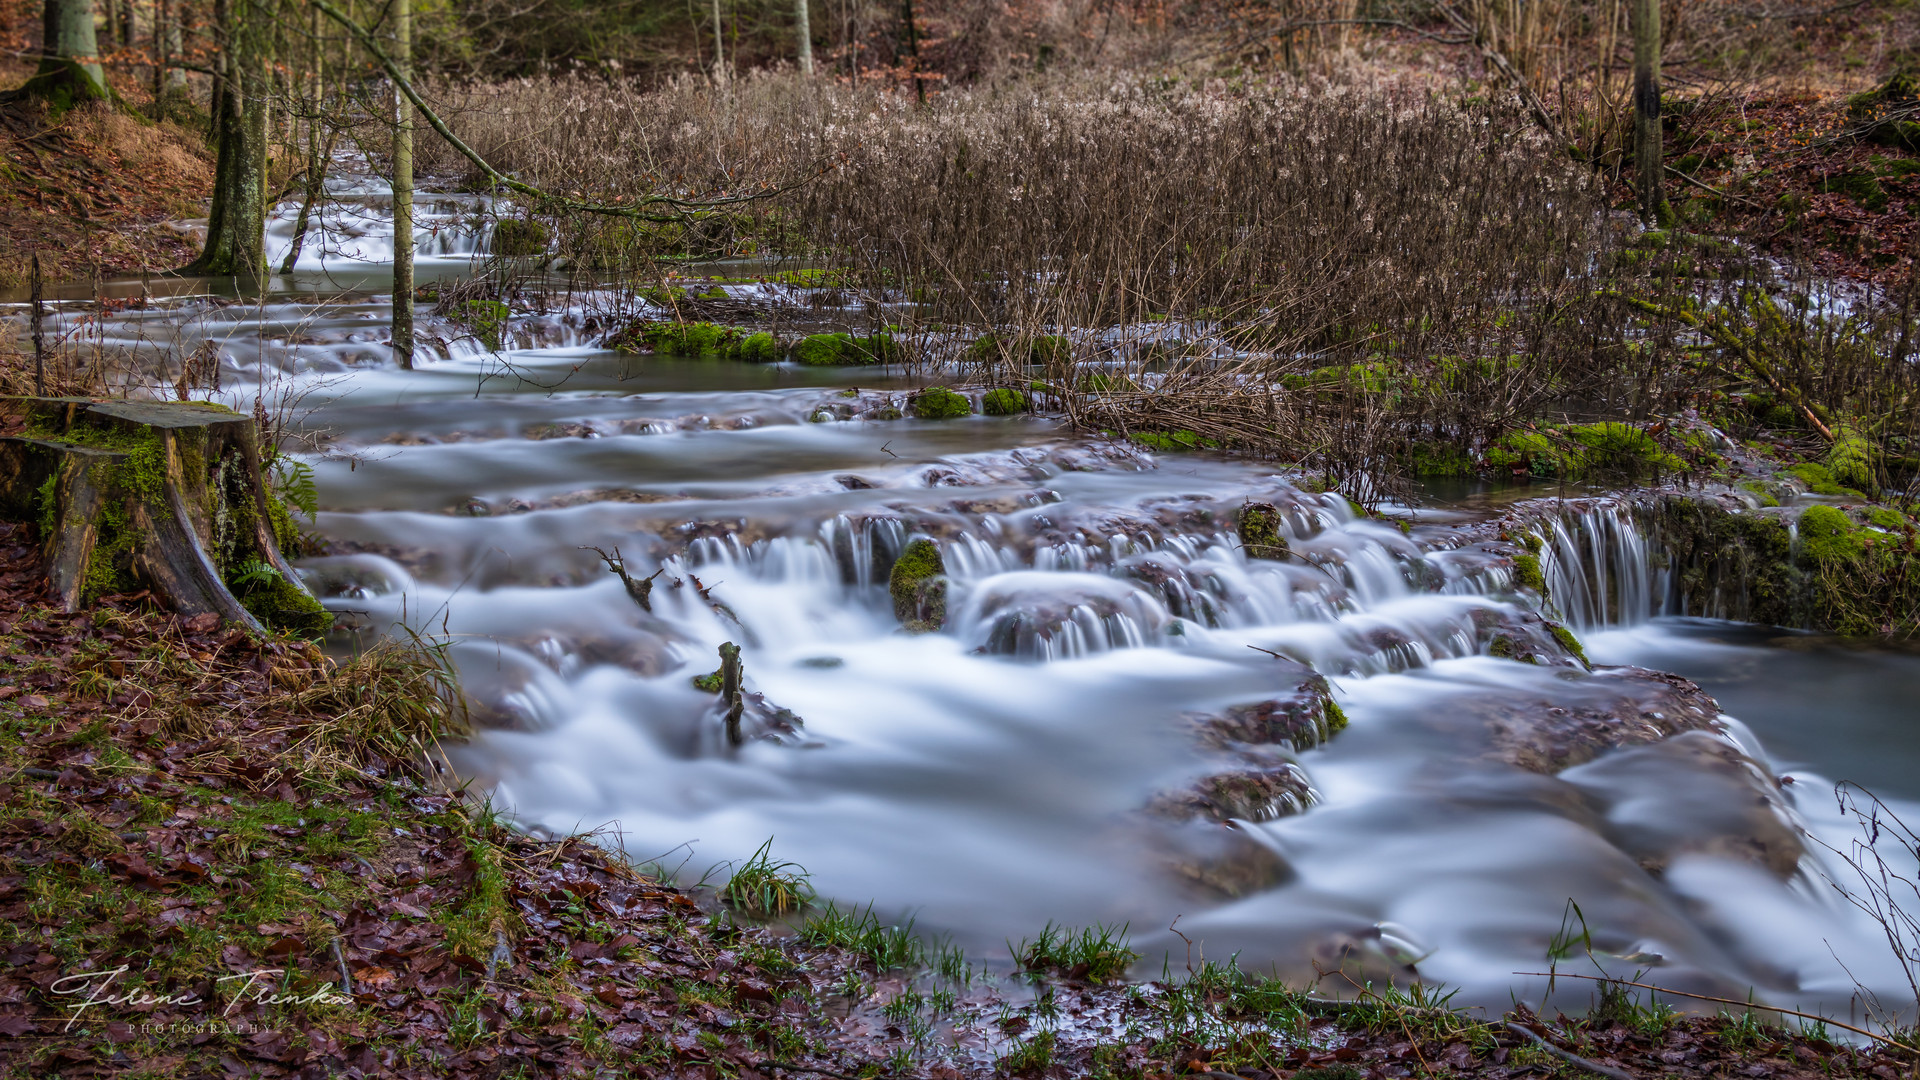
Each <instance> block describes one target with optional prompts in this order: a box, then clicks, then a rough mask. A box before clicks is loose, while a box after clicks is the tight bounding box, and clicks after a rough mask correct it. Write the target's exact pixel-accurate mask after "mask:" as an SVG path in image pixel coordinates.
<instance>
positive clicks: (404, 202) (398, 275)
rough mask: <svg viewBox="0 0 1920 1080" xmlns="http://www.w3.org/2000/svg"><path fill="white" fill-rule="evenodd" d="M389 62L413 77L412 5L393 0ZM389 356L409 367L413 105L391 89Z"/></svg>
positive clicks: (411, 337) (408, 1)
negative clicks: (391, 284) (391, 335)
mask: <svg viewBox="0 0 1920 1080" xmlns="http://www.w3.org/2000/svg"><path fill="white" fill-rule="evenodd" d="M391 11H392V13H393V62H394V64H395V66H397V67H399V69H400V73H401V74H402V75H403V76H405V77H407V78H412V77H413V7H412V4H411V2H410V0H393V7H392V8H391ZM393 103H394V121H395V122H394V125H393V355H394V356H395V357H396V358H398V359H399V361H400V366H401V367H403V368H411V367H413V106H412V105H410V104H409V103H408V102H407V96H406V94H404V93H402V92H401V90H400V87H399V86H398V85H397V84H396V85H395V86H394V88H393Z"/></svg>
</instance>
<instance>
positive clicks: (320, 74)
mask: <svg viewBox="0 0 1920 1080" xmlns="http://www.w3.org/2000/svg"><path fill="white" fill-rule="evenodd" d="M307 36H308V38H309V40H311V41H313V42H314V43H315V49H314V53H313V73H312V83H311V85H312V87H313V89H312V91H311V92H310V93H309V94H308V95H307V191H306V197H305V198H304V199H302V200H301V202H300V216H299V218H298V219H296V220H295V221H294V223H293V243H292V244H290V245H288V247H287V257H286V258H285V259H284V260H282V261H281V263H280V272H281V273H283V274H291V273H293V267H294V264H295V263H297V262H299V261H300V249H301V248H302V247H304V246H305V245H306V242H307V226H308V225H309V224H310V223H311V222H312V220H313V208H314V205H315V204H317V203H318V202H319V201H320V196H321V195H322V194H324V193H325V188H326V178H327V160H328V158H329V157H330V156H331V151H332V149H333V141H332V139H330V138H328V137H327V136H326V134H325V130H326V126H325V124H323V123H322V122H321V115H320V113H321V105H322V103H323V99H324V98H325V96H326V92H327V53H326V49H325V48H322V47H320V46H319V44H318V43H319V41H320V9H319V8H313V9H311V10H310V11H309V12H308V22H307Z"/></svg>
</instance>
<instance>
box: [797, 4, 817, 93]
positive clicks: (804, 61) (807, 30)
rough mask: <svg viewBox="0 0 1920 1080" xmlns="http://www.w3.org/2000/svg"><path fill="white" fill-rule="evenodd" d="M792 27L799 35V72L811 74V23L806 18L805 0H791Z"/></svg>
mask: <svg viewBox="0 0 1920 1080" xmlns="http://www.w3.org/2000/svg"><path fill="white" fill-rule="evenodd" d="M793 29H794V32H795V33H796V34H798V35H799V37H800V74H802V75H811V74H813V24H812V23H811V22H810V21H809V20H808V18H807V0H793Z"/></svg>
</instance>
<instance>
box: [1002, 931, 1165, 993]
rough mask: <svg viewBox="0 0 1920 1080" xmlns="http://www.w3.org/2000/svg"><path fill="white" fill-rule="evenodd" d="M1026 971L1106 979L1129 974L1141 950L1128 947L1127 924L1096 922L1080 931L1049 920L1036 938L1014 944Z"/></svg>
mask: <svg viewBox="0 0 1920 1080" xmlns="http://www.w3.org/2000/svg"><path fill="white" fill-rule="evenodd" d="M1009 948H1010V950H1011V951H1012V953H1013V961H1014V963H1015V964H1017V965H1019V967H1020V969H1021V970H1022V971H1032V972H1049V971H1055V972H1059V973H1061V974H1062V975H1065V976H1066V977H1067V978H1069V979H1085V980H1088V981H1090V982H1106V981H1108V980H1110V979H1113V978H1115V977H1117V976H1120V975H1124V974H1126V971H1127V968H1129V967H1131V966H1132V965H1133V962H1134V961H1135V960H1138V959H1140V954H1139V953H1137V952H1135V951H1134V950H1133V949H1131V948H1128V947H1127V927H1126V925H1125V924H1122V925H1121V926H1118V927H1113V926H1107V925H1104V924H1096V925H1094V926H1090V927H1087V928H1085V929H1083V930H1081V931H1079V932H1078V933H1075V932H1073V931H1070V930H1067V929H1065V928H1064V927H1057V926H1055V925H1054V924H1052V923H1048V924H1047V925H1046V926H1044V927H1042V928H1041V930H1040V935H1039V936H1038V937H1036V938H1034V939H1033V940H1032V941H1025V940H1022V941H1021V942H1020V944H1019V945H1017V946H1010V947H1009Z"/></svg>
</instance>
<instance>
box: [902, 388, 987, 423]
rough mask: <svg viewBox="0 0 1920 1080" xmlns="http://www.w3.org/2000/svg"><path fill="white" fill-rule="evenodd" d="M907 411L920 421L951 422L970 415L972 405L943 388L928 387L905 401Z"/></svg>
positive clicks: (963, 396)
mask: <svg viewBox="0 0 1920 1080" xmlns="http://www.w3.org/2000/svg"><path fill="white" fill-rule="evenodd" d="M907 411H908V412H910V413H912V414H913V415H914V416H916V417H918V418H920V419H922V420H951V419H954V418H956V417H961V416H970V415H972V413H973V403H972V402H970V401H968V400H967V399H966V396H965V395H963V394H956V393H954V392H953V391H952V390H949V389H947V388H946V387H944V386H929V387H927V388H926V389H925V390H922V391H920V392H919V393H917V394H914V395H913V396H912V397H910V398H908V399H907Z"/></svg>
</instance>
